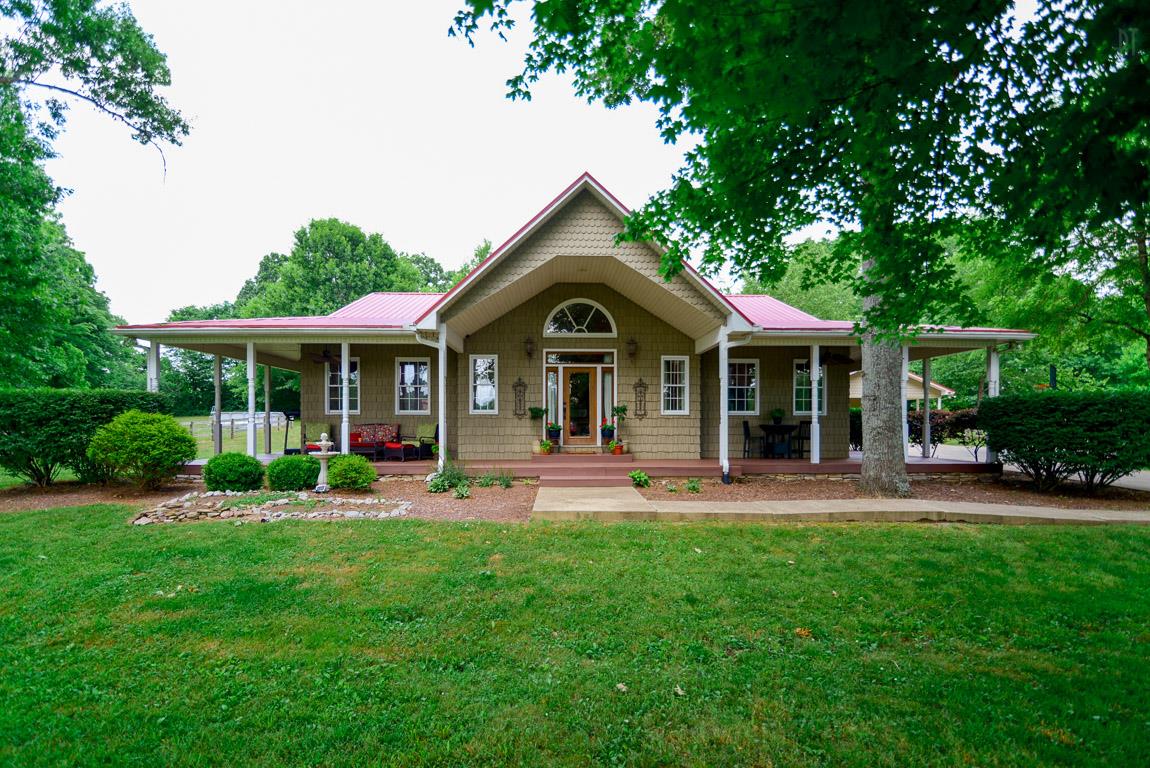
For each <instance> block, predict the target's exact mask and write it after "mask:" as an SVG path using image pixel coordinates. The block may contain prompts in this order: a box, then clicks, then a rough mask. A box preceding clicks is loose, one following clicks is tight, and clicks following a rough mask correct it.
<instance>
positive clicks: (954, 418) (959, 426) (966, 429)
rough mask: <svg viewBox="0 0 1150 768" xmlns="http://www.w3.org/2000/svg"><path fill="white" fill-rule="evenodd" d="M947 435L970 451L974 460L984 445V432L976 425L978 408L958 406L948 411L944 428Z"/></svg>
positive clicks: (976, 459)
mask: <svg viewBox="0 0 1150 768" xmlns="http://www.w3.org/2000/svg"><path fill="white" fill-rule="evenodd" d="M946 433H947V437H951V438H953V439H955V440H957V441H958V442H960V443H962V446H963V447H964V448H966V450H968V451H970V454H971V456H973V457H974V460H975V461H978V454H979V452H981V451H982V449H983V448H985V447H986V432H984V431H983V430H981V429H979V427H978V409H977V408H960V409H958V410H955V411H951V412H950V418H949V419H948V423H947V428H946Z"/></svg>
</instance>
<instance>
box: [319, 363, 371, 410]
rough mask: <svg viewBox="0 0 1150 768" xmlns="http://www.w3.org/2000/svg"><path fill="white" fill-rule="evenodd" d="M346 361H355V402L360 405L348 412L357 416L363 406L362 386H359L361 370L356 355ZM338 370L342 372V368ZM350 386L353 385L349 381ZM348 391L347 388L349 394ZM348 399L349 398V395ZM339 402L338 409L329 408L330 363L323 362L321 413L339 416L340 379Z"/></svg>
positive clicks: (340, 401) (341, 393) (341, 383)
mask: <svg viewBox="0 0 1150 768" xmlns="http://www.w3.org/2000/svg"><path fill="white" fill-rule="evenodd" d="M348 361H349V362H351V363H355V384H354V387H355V394H356V398H355V402H357V403H358V404H359V406H360V407H359V408H356V409H354V410H351V409H349V410H348V413H349V414H351V415H352V416H358V415H359V411H360V408H362V407H363V387H361V386H360V382H362V381H363V370H362V369H361V368H360V367H359V358H358V357H349V358H348ZM339 372H340V373H342V369H341V370H340V371H339ZM351 386H353V385H352V384H351V383H350V382H349V383H348V387H349V388H350V387H351ZM350 391H351V390H350V389H349V390H348V392H349V395H350ZM348 399H350V396H349V398H348ZM339 403H340V406H341V407H340V409H339V410H338V411H333V410H331V363H324V364H323V415H324V416H339V415H340V414H342V413H343V408H342V406H343V382H342V381H341V382H340V383H339Z"/></svg>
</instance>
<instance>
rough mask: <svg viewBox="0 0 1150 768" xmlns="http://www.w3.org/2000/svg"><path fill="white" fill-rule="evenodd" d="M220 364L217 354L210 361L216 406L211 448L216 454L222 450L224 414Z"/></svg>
mask: <svg viewBox="0 0 1150 768" xmlns="http://www.w3.org/2000/svg"><path fill="white" fill-rule="evenodd" d="M222 366H223V361H222V360H221V359H220V356H219V355H216V356H215V360H213V361H212V386H213V387H215V400H214V401H213V402H214V403H215V406H216V411H215V415H214V416H212V449H213V450H214V451H215V454H216V455H217V456H219V455H220V454H221V453H223V452H224V422H223V418H224V415H223V413H222V411H223V407H224V396H223V391H222V388H221V386H220V382H221V379H222V378H223V375H222Z"/></svg>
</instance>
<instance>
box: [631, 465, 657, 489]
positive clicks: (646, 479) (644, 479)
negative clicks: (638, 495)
mask: <svg viewBox="0 0 1150 768" xmlns="http://www.w3.org/2000/svg"><path fill="white" fill-rule="evenodd" d="M627 477H629V478H631V483H632V484H633V485H634V486H635V487H636V488H650V487H651V477H650V475H648V474H647V473H646V472H644V471H643V470H641V469H636V470H634V471H632V472H628V473H627Z"/></svg>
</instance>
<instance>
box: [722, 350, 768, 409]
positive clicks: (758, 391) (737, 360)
mask: <svg viewBox="0 0 1150 768" xmlns="http://www.w3.org/2000/svg"><path fill="white" fill-rule="evenodd" d="M735 363H750V364H751V365H753V366H755V409H754V410H753V411H735V410H730V409H729V408H728V410H727V413H729V414H730V415H731V416H758V415H759V397H760V395H761V394H762V389H763V380H762V378H761V377H760V375H759V374H760V373H761V369H760V364H759V360H758V358H756V357H732V358H730V359H729V360H727V391H726V392H724V393H723V396H724V397H726V398H727V403H728V404H729V403H730V402H731V366H732V365H734V364H735Z"/></svg>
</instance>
